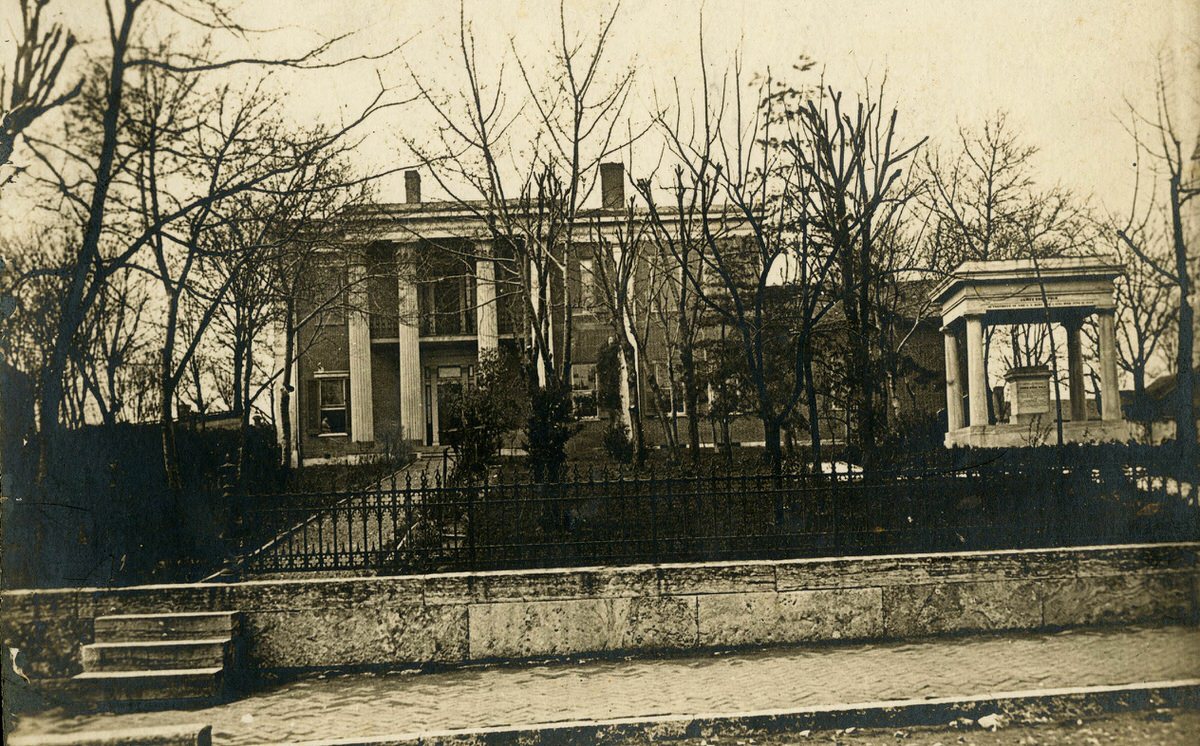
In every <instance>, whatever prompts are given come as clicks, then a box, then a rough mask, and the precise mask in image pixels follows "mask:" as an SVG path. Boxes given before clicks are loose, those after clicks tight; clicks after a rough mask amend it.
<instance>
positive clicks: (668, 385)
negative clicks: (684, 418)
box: [651, 361, 687, 415]
mask: <svg viewBox="0 0 1200 746" xmlns="http://www.w3.org/2000/svg"><path fill="white" fill-rule="evenodd" d="M651 376H652V377H653V378H654V383H655V384H656V385H657V386H658V388H659V390H660V391H661V392H662V395H663V397H664V398H665V399H666V401H665V402H663V403H664V404H665V406H664V407H663V409H664V410H666V411H667V412H668V413H674V414H677V415H686V414H687V397H686V396H684V391H683V373H682V372H681V371H679V370H678V369H676V370H675V378H676V380H675V381H671V371H670V370H669V369H668V367H667V364H666V363H665V362H662V361H656V362H655V363H654V370H653V372H652V373H651Z"/></svg>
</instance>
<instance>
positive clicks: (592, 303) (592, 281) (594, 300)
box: [579, 259, 599, 308]
mask: <svg viewBox="0 0 1200 746" xmlns="http://www.w3.org/2000/svg"><path fill="white" fill-rule="evenodd" d="M597 290H598V288H597V285H596V273H595V263H594V261H593V260H591V259H581V260H579V306H580V307H582V308H595V307H596V306H597V305H598V304H599V293H598V292H597Z"/></svg>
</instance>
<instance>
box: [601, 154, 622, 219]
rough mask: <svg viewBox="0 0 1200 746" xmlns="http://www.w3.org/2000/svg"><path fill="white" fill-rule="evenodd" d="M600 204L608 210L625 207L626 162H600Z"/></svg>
mask: <svg viewBox="0 0 1200 746" xmlns="http://www.w3.org/2000/svg"><path fill="white" fill-rule="evenodd" d="M600 205H601V206H602V207H603V208H604V209H606V210H620V209H622V208H624V207H625V164H624V163H601V164H600Z"/></svg>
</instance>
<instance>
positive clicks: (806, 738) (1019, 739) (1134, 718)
mask: <svg viewBox="0 0 1200 746" xmlns="http://www.w3.org/2000/svg"><path fill="white" fill-rule="evenodd" d="M626 743H628V744H629V745H630V746H632V745H633V744H640V743H644V741H640V740H630V741H628V742H626ZM1197 743H1200V712H1194V711H1191V710H1156V711H1152V712H1124V713H1120V714H1115V715H1107V716H1105V717H1100V718H1087V719H1065V720H1060V721H1057V722H1050V723H1039V724H1036V725H1022V726H1015V727H1008V728H1000V729H998V730H995V731H990V730H985V729H983V728H980V727H979V726H978V725H963V726H959V727H937V728H900V729H891V728H890V729H886V730H885V729H876V728H871V729H849V732H847V730H837V731H825V730H812V731H797V732H792V733H775V734H771V735H769V736H765V737H757V738H746V737H744V736H726V735H723V734H721V733H717V734H716V735H715V736H710V737H709V738H688V739H681V740H678V741H672V746H792V745H793V744H795V745H799V744H826V745H827V746H828V745H832V744H837V745H838V746H883V745H884V744H889V746H900V745H903V746H958V745H959V744H963V746H1034V745H1035V744H1036V746H1100V745H1101V744H1120V745H1121V746H1126V745H1129V744H1152V745H1153V746H1195V744H1197Z"/></svg>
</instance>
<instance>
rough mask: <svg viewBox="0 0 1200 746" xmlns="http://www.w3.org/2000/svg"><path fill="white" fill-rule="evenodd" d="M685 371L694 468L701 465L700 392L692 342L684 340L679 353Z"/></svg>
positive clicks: (685, 397)
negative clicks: (697, 384)
mask: <svg viewBox="0 0 1200 746" xmlns="http://www.w3.org/2000/svg"><path fill="white" fill-rule="evenodd" d="M679 366H680V368H682V369H683V396H684V399H685V402H686V406H687V413H688V455H689V457H690V458H691V461H692V466H694V467H698V466H699V465H700V391H699V389H698V387H697V386H696V356H695V353H694V352H693V350H692V345H691V343H690V342H688V341H686V340H684V342H683V344H682V346H681V348H680V351H679Z"/></svg>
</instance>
